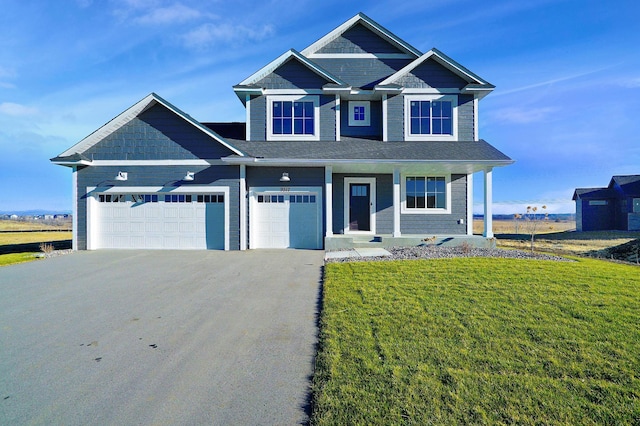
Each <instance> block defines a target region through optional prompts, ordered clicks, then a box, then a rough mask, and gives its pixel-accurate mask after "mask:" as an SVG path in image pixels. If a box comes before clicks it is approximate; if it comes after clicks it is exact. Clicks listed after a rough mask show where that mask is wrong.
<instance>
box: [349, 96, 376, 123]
mask: <svg viewBox="0 0 640 426" xmlns="http://www.w3.org/2000/svg"><path fill="white" fill-rule="evenodd" d="M356 107H364V120H356V119H355V117H354V112H355V109H356ZM368 126H371V102H369V101H349V127H368Z"/></svg>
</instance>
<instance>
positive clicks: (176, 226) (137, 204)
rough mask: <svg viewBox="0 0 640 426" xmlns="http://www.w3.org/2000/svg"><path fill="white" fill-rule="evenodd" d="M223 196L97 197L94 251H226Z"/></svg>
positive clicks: (92, 244) (93, 230)
mask: <svg viewBox="0 0 640 426" xmlns="http://www.w3.org/2000/svg"><path fill="white" fill-rule="evenodd" d="M225 198H226V197H225V195H224V194H211V193H209V194H196V193H190V194H162V193H140V192H139V193H124V194H118V193H115V192H110V193H98V194H95V195H94V200H95V201H94V206H95V208H94V212H93V213H92V214H91V215H90V221H91V222H92V223H91V228H92V230H91V233H92V235H91V236H92V238H91V239H92V241H91V244H90V246H91V247H90V248H91V249H97V248H114V249H224V248H225Z"/></svg>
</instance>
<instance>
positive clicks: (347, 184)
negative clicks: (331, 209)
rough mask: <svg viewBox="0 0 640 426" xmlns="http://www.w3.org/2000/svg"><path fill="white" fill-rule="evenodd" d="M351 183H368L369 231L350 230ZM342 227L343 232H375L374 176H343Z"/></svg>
mask: <svg viewBox="0 0 640 426" xmlns="http://www.w3.org/2000/svg"><path fill="white" fill-rule="evenodd" d="M352 183H368V184H369V190H370V192H369V227H370V228H371V229H370V230H369V231H352V230H350V229H349V210H350V207H351V206H350V204H351V203H350V200H351V191H350V185H351V184H352ZM343 192H344V228H343V232H344V233H345V234H367V235H368V234H375V233H376V192H377V190H376V178H365V177H345V178H344V191H343Z"/></svg>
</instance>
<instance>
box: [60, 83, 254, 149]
mask: <svg viewBox="0 0 640 426" xmlns="http://www.w3.org/2000/svg"><path fill="white" fill-rule="evenodd" d="M157 104H160V105H162V106H164V107H165V108H167V109H168V110H169V111H171V112H173V113H174V114H176V115H177V116H178V117H180V118H182V119H183V120H184V121H186V122H187V123H189V124H191V125H192V126H194V127H195V128H197V129H198V130H200V131H201V132H203V133H205V134H206V135H208V136H210V137H211V138H213V139H214V140H216V141H217V142H219V143H220V144H221V145H223V146H225V147H227V148H229V149H230V150H231V151H233V152H234V153H235V154H237V155H240V156H244V153H243V152H242V151H239V150H238V149H236V148H235V147H233V146H232V145H230V144H229V143H227V142H226V141H225V140H224V139H223V138H222V137H221V136H219V135H218V134H217V133H215V132H214V131H212V130H211V129H209V128H208V127H205V126H203V125H202V124H201V123H199V122H198V121H196V120H194V119H193V118H192V117H191V116H189V115H188V114H186V113H184V112H183V111H181V110H180V109H178V108H176V107H175V106H173V105H171V104H170V103H169V102H167V101H165V100H164V99H162V98H161V97H160V96H158V95H156V94H155V93H151V94H149V95H147V96H146V97H145V98H144V99H142V100H140V101H139V102H137V103H136V104H135V105H133V106H131V107H130V108H129V109H127V110H125V111H124V112H122V113H121V114H119V115H118V116H116V117H115V118H113V119H112V120H111V121H109V122H108V123H107V124H105V125H104V126H102V127H100V128H99V129H98V130H96V131H95V132H93V133H91V134H90V135H89V136H87V137H86V138H84V139H82V140H81V141H80V142H78V143H77V144H75V145H73V146H72V147H71V148H69V149H67V150H66V151H64V152H63V153H62V154H60V155H59V157H67V156H70V155H72V154H75V153H79V152H84V151H86V150H87V149H88V148H90V147H91V146H93V145H95V144H96V143H98V142H100V141H101V140H102V139H104V138H106V137H107V136H109V135H110V134H112V133H114V132H115V131H116V130H118V129H120V128H121V127H122V126H124V125H125V124H127V123H129V122H130V121H131V120H133V119H134V118H136V117H137V116H138V115H140V114H142V113H143V112H145V111H146V110H148V109H149V108H152V107H153V106H155V105H157Z"/></svg>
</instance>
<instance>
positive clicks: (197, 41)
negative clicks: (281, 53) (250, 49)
mask: <svg viewBox="0 0 640 426" xmlns="http://www.w3.org/2000/svg"><path fill="white" fill-rule="evenodd" d="M274 33H275V29H274V28H273V26H272V25H263V26H262V27H259V28H249V27H245V26H244V25H232V24H226V23H225V24H214V23H207V24H204V25H201V26H200V27H198V28H196V29H195V30H193V31H190V32H188V33H187V34H185V35H183V36H182V40H183V41H184V42H185V44H186V45H187V47H191V48H197V49H201V48H206V47H209V46H212V45H215V44H217V43H221V42H224V43H238V44H239V43H242V42H244V41H247V40H253V41H255V40H262V39H264V38H267V37H270V36H271V35H273V34H274Z"/></svg>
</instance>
